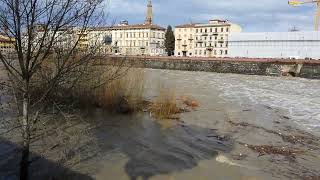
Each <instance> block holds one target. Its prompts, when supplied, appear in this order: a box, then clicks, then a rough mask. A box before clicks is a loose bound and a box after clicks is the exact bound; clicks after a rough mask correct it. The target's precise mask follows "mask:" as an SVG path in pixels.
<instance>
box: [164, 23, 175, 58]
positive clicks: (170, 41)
mask: <svg viewBox="0 0 320 180" xmlns="http://www.w3.org/2000/svg"><path fill="white" fill-rule="evenodd" d="M165 36H166V37H165V38H166V39H165V42H164V45H165V48H166V52H167V53H168V56H171V55H173V54H174V46H175V44H174V43H175V38H174V33H173V31H172V27H171V26H170V25H169V26H168V28H167V31H166V35H165Z"/></svg>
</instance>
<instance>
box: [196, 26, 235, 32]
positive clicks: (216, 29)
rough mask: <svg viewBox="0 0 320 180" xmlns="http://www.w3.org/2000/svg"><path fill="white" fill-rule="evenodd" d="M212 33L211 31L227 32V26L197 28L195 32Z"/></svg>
mask: <svg viewBox="0 0 320 180" xmlns="http://www.w3.org/2000/svg"><path fill="white" fill-rule="evenodd" d="M209 32H210V33H212V32H216V33H217V32H229V27H225V28H224V27H221V28H218V27H216V28H212V27H211V28H197V29H196V33H209Z"/></svg>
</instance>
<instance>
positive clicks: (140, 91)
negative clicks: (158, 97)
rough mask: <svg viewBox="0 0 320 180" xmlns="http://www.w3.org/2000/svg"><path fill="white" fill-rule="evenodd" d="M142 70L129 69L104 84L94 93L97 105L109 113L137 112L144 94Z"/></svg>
mask: <svg viewBox="0 0 320 180" xmlns="http://www.w3.org/2000/svg"><path fill="white" fill-rule="evenodd" d="M144 76H145V74H144V71H143V69H129V70H128V71H127V72H126V73H125V74H123V75H122V76H120V77H118V78H116V79H114V80H112V81H110V82H109V83H106V84H105V85H103V86H102V87H99V88H97V89H96V91H95V99H96V102H97V104H99V105H100V106H101V107H103V108H105V109H106V110H111V111H114V110H116V111H120V112H122V111H124V112H126V111H137V110H138V109H140V108H141V104H142V103H143V95H144V92H145V77H144Z"/></svg>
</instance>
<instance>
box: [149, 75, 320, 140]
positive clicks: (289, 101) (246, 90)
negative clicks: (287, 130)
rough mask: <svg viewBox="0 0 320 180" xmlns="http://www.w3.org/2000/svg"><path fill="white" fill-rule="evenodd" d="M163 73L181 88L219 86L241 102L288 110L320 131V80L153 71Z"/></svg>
mask: <svg viewBox="0 0 320 180" xmlns="http://www.w3.org/2000/svg"><path fill="white" fill-rule="evenodd" d="M152 71H157V72H159V71H160V72H161V73H162V76H161V77H162V78H169V79H170V80H172V81H173V82H174V83H175V84H176V85H177V86H181V88H187V89H188V88H192V89H197V90H198V92H199V93H205V91H204V90H210V89H212V90H214V89H218V90H219V91H220V97H221V98H223V99H224V100H226V101H228V102H232V103H236V104H238V105H240V106H241V105H244V106H247V105H249V106H255V105H264V106H269V107H272V108H275V109H281V110H284V111H287V112H288V115H287V116H288V117H290V118H291V120H292V121H293V122H295V123H297V125H298V126H299V127H301V128H302V129H307V130H309V131H311V132H315V133H317V134H320V80H310V79H302V78H284V77H267V76H252V75H239V74H218V73H206V72H189V71H170V70H152Z"/></svg>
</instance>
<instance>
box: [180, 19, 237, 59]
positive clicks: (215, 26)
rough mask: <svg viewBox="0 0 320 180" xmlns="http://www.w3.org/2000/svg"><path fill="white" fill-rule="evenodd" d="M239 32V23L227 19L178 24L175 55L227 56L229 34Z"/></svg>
mask: <svg viewBox="0 0 320 180" xmlns="http://www.w3.org/2000/svg"><path fill="white" fill-rule="evenodd" d="M238 32H241V27H240V26H239V25H237V24H233V23H230V22H228V21H225V20H210V21H209V23H207V24H186V25H180V26H176V27H175V41H176V43H175V56H188V57H226V56H228V54H229V52H228V51H229V50H228V38H229V34H231V33H238Z"/></svg>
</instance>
